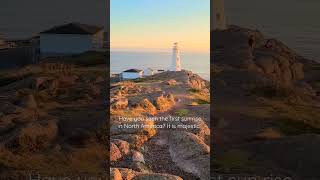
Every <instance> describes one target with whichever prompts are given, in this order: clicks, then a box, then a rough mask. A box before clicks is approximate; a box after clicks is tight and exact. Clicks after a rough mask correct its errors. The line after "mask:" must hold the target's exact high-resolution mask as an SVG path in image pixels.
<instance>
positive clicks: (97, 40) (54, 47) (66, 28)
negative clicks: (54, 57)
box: [40, 23, 105, 55]
mask: <svg viewBox="0 0 320 180" xmlns="http://www.w3.org/2000/svg"><path fill="white" fill-rule="evenodd" d="M104 41H105V39H104V28H103V27H98V26H91V25H86V24H80V23H69V24H66V25H62V26H57V27H53V28H51V29H49V30H46V31H43V32H41V33H40V52H41V54H43V55H50V54H79V53H83V52H86V51H90V50H93V49H100V48H103V45H104Z"/></svg>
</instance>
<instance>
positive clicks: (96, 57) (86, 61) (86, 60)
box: [45, 51, 107, 66]
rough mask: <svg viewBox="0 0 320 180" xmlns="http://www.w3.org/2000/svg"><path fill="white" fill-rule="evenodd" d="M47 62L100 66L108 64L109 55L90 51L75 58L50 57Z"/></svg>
mask: <svg viewBox="0 0 320 180" xmlns="http://www.w3.org/2000/svg"><path fill="white" fill-rule="evenodd" d="M45 62H55V63H56V62H60V63H67V64H74V65H79V66H95V65H100V64H106V63H107V55H106V53H105V52H95V51H88V52H85V53H82V54H78V55H73V56H65V57H50V58H47V59H45Z"/></svg>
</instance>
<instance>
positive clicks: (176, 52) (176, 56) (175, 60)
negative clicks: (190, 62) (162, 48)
mask: <svg viewBox="0 0 320 180" xmlns="http://www.w3.org/2000/svg"><path fill="white" fill-rule="evenodd" d="M172 51H173V52H172V64H171V67H170V69H169V70H170V71H181V59H180V49H179V46H178V43H177V42H175V43H174V44H173V49H172Z"/></svg>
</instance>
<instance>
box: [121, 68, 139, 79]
mask: <svg viewBox="0 0 320 180" xmlns="http://www.w3.org/2000/svg"><path fill="white" fill-rule="evenodd" d="M142 77H143V70H140V69H128V70H126V71H123V72H122V73H121V79H122V80H127V79H137V78H142Z"/></svg>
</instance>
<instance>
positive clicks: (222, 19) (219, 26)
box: [211, 0, 227, 30]
mask: <svg viewBox="0 0 320 180" xmlns="http://www.w3.org/2000/svg"><path fill="white" fill-rule="evenodd" d="M211 9H212V11H211V17H212V19H211V20H212V27H213V30H225V29H227V23H226V16H225V12H224V0H213V1H212V3H211Z"/></svg>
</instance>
